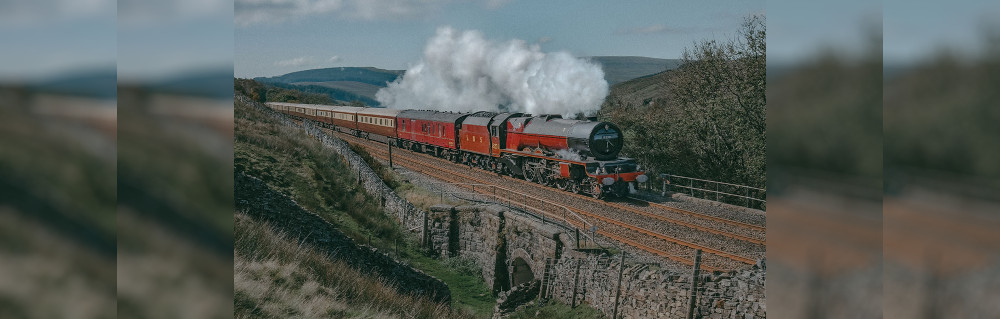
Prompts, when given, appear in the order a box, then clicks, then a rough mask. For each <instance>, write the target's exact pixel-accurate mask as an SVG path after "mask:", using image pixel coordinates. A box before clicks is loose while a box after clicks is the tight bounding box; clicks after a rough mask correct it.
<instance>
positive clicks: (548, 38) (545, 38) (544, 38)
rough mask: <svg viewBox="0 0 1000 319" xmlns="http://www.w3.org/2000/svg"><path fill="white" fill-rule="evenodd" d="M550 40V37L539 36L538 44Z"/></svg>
mask: <svg viewBox="0 0 1000 319" xmlns="http://www.w3.org/2000/svg"><path fill="white" fill-rule="evenodd" d="M549 42H552V37H541V38H538V44H546V43H549Z"/></svg>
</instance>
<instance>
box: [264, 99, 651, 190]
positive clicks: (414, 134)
mask: <svg viewBox="0 0 1000 319" xmlns="http://www.w3.org/2000/svg"><path fill="white" fill-rule="evenodd" d="M267 106H268V107H270V108H271V109H274V110H276V111H278V112H282V113H285V114H289V115H292V116H298V117H303V118H308V119H311V120H314V121H317V122H321V123H325V124H326V125H330V126H334V127H341V128H347V129H349V130H350V131H351V132H353V133H354V134H356V135H358V136H365V137H371V136H372V135H375V136H382V137H386V138H388V139H386V141H387V142H390V143H395V145H396V146H397V147H400V148H406V149H409V150H412V151H416V152H422V153H428V154H432V155H434V156H437V157H441V158H446V159H448V160H451V161H453V162H457V163H464V164H467V165H470V166H475V167H478V168H481V169H484V170H489V171H492V172H497V173H500V174H505V175H509V176H515V177H520V178H524V179H525V180H528V181H532V182H536V183H539V184H544V185H548V186H552V187H556V188H559V189H561V190H566V191H571V192H577V193H586V194H590V195H591V196H593V197H594V198H604V197H606V196H609V195H615V196H626V195H627V194H628V193H629V192H630V189H634V187H635V185H634V183H636V182H639V183H644V182H646V181H647V180H648V178H647V176H646V175H645V174H644V172H643V171H642V170H641V168H640V167H639V165H638V164H636V163H635V161H634V160H632V159H628V158H619V157H618V153H619V152H620V151H621V149H622V146H624V139H623V137H622V134H621V130H620V129H619V128H618V127H617V126H615V125H614V124H611V123H608V122H599V121H581V120H570V119H563V118H562V117H561V116H559V115H541V116H531V115H530V114H522V113H495V112H485V111H482V112H476V113H455V112H439V111H425V110H395V109H385V108H361V107H350V106H331V105H313V104H295V103H278V102H269V103H267Z"/></svg>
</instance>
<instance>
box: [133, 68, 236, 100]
mask: <svg viewBox="0 0 1000 319" xmlns="http://www.w3.org/2000/svg"><path fill="white" fill-rule="evenodd" d="M232 78H233V68H232V67H218V68H215V69H205V70H201V71H192V72H185V73H182V74H178V75H176V76H173V77H170V78H167V79H163V80H160V81H156V82H152V83H148V84H147V86H148V87H149V89H150V90H152V91H156V92H161V93H172V94H181V95H189V96H201V97H208V98H220V99H227V98H232V97H233V88H232V85H233V84H232Z"/></svg>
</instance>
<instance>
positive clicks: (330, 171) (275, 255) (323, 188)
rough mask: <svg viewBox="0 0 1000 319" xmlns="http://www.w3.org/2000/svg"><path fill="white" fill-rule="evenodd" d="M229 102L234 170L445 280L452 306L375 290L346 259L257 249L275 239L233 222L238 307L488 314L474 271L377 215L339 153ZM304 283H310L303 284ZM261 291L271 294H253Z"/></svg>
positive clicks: (264, 312) (248, 313)
mask: <svg viewBox="0 0 1000 319" xmlns="http://www.w3.org/2000/svg"><path fill="white" fill-rule="evenodd" d="M235 107H236V113H235V114H236V145H235V147H234V150H235V160H234V161H235V166H236V171H237V172H245V173H247V174H248V175H251V176H254V177H257V178H260V179H261V180H263V181H264V182H266V183H267V184H268V185H269V186H270V187H272V188H273V189H275V190H277V191H279V192H282V193H284V194H287V195H289V196H290V197H291V198H293V199H294V200H295V201H296V202H297V203H298V204H299V205H301V206H302V207H304V208H305V209H307V210H309V211H312V212H314V213H316V214H318V215H319V216H321V217H323V218H325V219H326V220H327V221H329V222H330V223H332V224H333V225H335V226H336V227H337V228H338V229H339V230H340V231H342V232H344V233H345V234H347V235H348V236H350V237H351V238H353V239H354V240H355V241H357V242H360V243H369V242H370V244H371V245H372V246H374V247H376V248H378V249H379V250H381V251H387V252H390V253H391V254H393V255H394V256H396V257H397V259H399V260H402V261H404V262H407V263H410V264H411V265H412V266H414V267H415V268H417V269H420V270H422V271H424V272H426V273H428V274H430V275H432V276H434V277H437V278H439V279H441V280H443V281H444V282H445V283H447V284H448V286H449V288H450V289H451V292H452V298H453V300H452V307H453V308H454V309H455V311H452V312H448V311H444V310H434V309H436V308H434V307H436V306H434V305H428V304H427V303H428V301H423V300H418V299H412V298H409V299H407V298H408V297H404V296H399V295H398V294H395V293H394V291H391V290H386V289H381V288H378V284H376V282H378V281H379V279H377V278H369V277H366V276H358V275H357V274H356V273H351V272H349V271H347V270H345V269H340V268H343V265H338V264H337V263H334V262H330V261H329V260H327V259H325V258H322V257H321V255H318V254H316V253H315V252H314V251H312V250H310V249H308V248H295V249H291V250H288V249H290V248H293V246H294V247H297V245H292V246H288V245H285V244H281V243H275V244H273V245H277V246H262V244H260V243H266V242H270V241H272V240H276V237H275V236H272V235H270V234H269V233H264V232H262V231H260V230H259V228H253V227H250V226H238V227H237V228H236V231H237V234H236V236H237V243H236V255H237V258H238V259H237V261H238V262H237V265H238V266H237V268H236V271H237V274H236V278H237V279H238V280H239V278H241V276H242V277H244V278H249V279H251V280H250V281H248V282H249V284H247V285H239V283H238V286H237V303H236V313H237V314H240V315H241V316H244V317H255V316H256V315H261V316H264V317H269V316H279V317H280V316H287V315H289V314H290V313H289V312H287V311H299V312H300V313H306V312H309V313H316V312H314V311H316V310H315V309H320V310H323V311H321V312H319V314H328V315H331V316H362V317H364V316H368V315H371V314H377V313H389V314H392V313H396V314H408V313H412V311H417V310H419V311H420V312H421V313H424V314H434V316H438V315H442V314H447V315H449V316H455V317H470V316H475V317H487V316H489V315H490V314H491V313H492V310H493V305H494V303H495V300H494V297H493V296H491V294H490V291H489V289H488V288H487V287H486V285H485V283H483V280H482V278H481V275H480V270H479V269H478V268H476V267H475V266H472V265H470V263H469V262H468V261H463V260H461V259H448V260H439V259H435V258H432V257H428V256H426V255H425V254H424V253H423V252H421V251H420V248H419V245H418V243H419V241H418V240H419V239H418V238H416V237H417V236H415V235H410V234H407V233H406V232H405V230H404V229H402V227H401V226H400V225H399V224H398V223H397V222H396V221H395V219H394V218H393V217H391V216H389V215H387V214H386V213H385V212H383V211H382V209H381V208H380V207H379V202H378V201H377V199H375V198H374V197H372V196H370V195H369V194H367V193H366V192H365V191H364V190H363V189H362V188H361V187H359V186H358V185H357V181H356V177H354V174H345V173H346V172H350V169H349V168H348V166H347V164H346V163H345V162H344V160H343V159H342V158H341V157H340V156H339V155H338V154H336V153H334V152H333V151H332V150H330V149H329V148H326V147H324V146H322V145H321V144H320V143H319V142H318V141H316V140H314V139H312V138H310V137H308V136H307V135H306V134H305V133H304V132H303V131H302V130H301V129H296V128H289V127H285V126H282V125H280V124H278V123H277V122H276V121H275V120H274V119H272V118H270V117H269V116H267V115H266V114H264V113H263V112H261V111H259V110H257V109H254V108H252V107H250V106H247V105H241V104H240V103H237V104H236V106H235ZM247 223H251V221H247ZM253 229H258V231H257V233H259V234H251V233H243V232H244V231H247V230H253ZM262 238H263V240H262ZM268 238H270V239H268ZM282 245H284V246H282ZM276 247H278V248H276ZM280 247H284V248H281V249H279V248H280ZM286 248H288V249H286ZM282 252H294V253H287V254H286V253H282ZM241 260H242V261H241ZM240 265H242V266H240ZM261 276H264V277H261ZM344 276H347V277H351V278H344ZM261 278H264V279H269V280H264V279H261ZM290 279H294V280H291V281H289V280H290ZM309 280H312V281H314V282H315V284H309V285H305V283H308V282H310V281H309ZM345 280H362V281H363V282H365V284H364V285H368V286H371V287H372V288H365V289H364V291H366V293H367V295H366V294H362V293H358V292H354V291H355V290H354V289H353V288H351V289H348V290H341V289H342V288H343V287H353V286H359V285H361V283H358V282H355V283H350V282H349V281H345ZM345 283H350V284H345ZM257 285H264V286H263V287H260V286H257ZM339 287H340V288H339ZM359 287H360V286H359ZM366 287H367V286H366ZM260 291H270V292H271V293H268V294H260ZM373 296H374V297H373ZM316 298H319V299H316ZM314 299H316V301H313V300H314ZM324 299H329V300H337V301H339V302H341V303H343V304H345V305H349V307H348V308H347V309H346V310H345V309H341V308H337V306H336V305H334V304H331V305H330V306H329V307H326V306H323V307H320V306H317V305H316V303H320V304H329V303H327V302H322V300H324ZM385 300H393V302H386V301H385ZM407 300H408V301H407ZM315 307H319V308H315ZM282 311H286V312H282ZM342 311H346V312H342ZM352 311H353V312H352ZM366 311H371V312H366ZM291 313H296V312H291Z"/></svg>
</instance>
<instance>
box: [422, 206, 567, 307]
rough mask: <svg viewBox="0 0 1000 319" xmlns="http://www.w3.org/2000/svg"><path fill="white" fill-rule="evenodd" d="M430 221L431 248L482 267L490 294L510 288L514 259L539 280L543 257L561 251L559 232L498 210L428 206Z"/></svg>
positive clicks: (479, 207) (477, 207)
mask: <svg viewBox="0 0 1000 319" xmlns="http://www.w3.org/2000/svg"><path fill="white" fill-rule="evenodd" d="M429 216H430V217H429V219H430V222H429V223H428V230H427V231H428V233H429V234H431V235H430V243H429V247H430V249H431V250H433V251H435V252H437V253H438V254H441V255H447V254H457V255H458V256H462V257H464V258H469V259H471V260H473V261H474V262H475V263H476V264H478V265H479V266H481V267H482V269H483V279H484V280H485V281H486V284H487V285H488V286H489V287H493V288H494V293H499V291H504V290H508V289H510V288H511V286H512V279H513V278H511V277H510V274H512V273H514V267H515V263H514V262H515V260H517V259H518V258H520V259H522V260H524V262H526V263H527V264H528V266H529V268H530V271H531V273H532V275H533V277H534V278H536V279H537V278H540V277H541V275H542V272H543V271H544V268H545V260H546V258H555V257H556V254H557V253H561V250H562V247H564V246H565V243H563V242H562V240H557V239H555V238H557V236H558V234H560V230H559V229H558V228H556V227H553V226H552V225H546V224H542V223H541V222H540V221H538V220H537V219H534V218H533V217H528V216H524V215H520V214H516V213H511V212H510V211H509V210H508V209H507V208H505V207H503V206H499V205H471V206H458V207H453V206H447V205H438V206H434V207H431V213H430V215H429ZM455 228H457V229H455ZM453 244H457V245H458V247H457V248H456V247H452V245H453Z"/></svg>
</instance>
